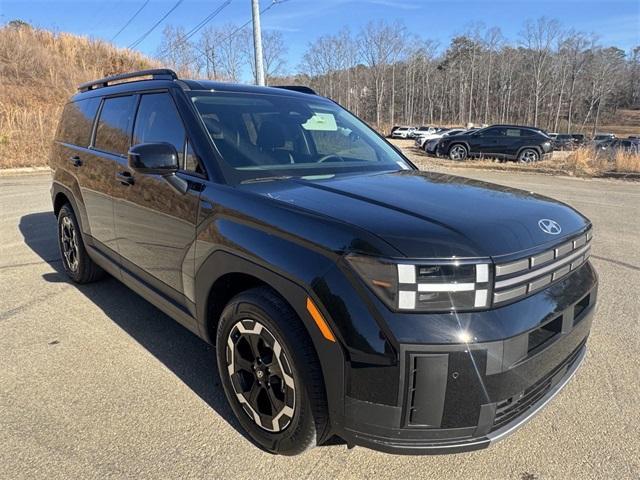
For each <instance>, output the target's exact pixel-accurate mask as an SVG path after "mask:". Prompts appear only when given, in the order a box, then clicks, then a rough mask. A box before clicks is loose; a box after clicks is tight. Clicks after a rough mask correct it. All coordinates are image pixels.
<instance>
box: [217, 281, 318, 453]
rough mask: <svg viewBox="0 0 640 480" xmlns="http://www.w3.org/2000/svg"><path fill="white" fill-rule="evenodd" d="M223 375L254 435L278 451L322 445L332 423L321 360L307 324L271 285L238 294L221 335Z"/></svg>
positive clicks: (245, 424) (220, 367)
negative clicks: (308, 333)
mask: <svg viewBox="0 0 640 480" xmlns="http://www.w3.org/2000/svg"><path fill="white" fill-rule="evenodd" d="M216 347H217V348H216V349H217V361H218V370H219V372H220V378H221V379H222V384H223V387H224V390H225V394H226V396H227V399H228V400H229V403H230V404H231V408H232V409H233V411H234V413H235V415H236V417H237V418H238V420H239V422H240V423H241V424H242V426H243V427H244V429H245V430H246V431H247V432H248V433H249V435H250V436H251V438H252V439H253V440H254V441H255V442H256V443H257V444H258V445H259V446H260V447H262V448H264V449H265V450H267V451H269V452H272V453H279V454H284V455H295V454H298V453H301V452H303V451H304V450H306V449H308V448H311V447H313V446H315V445H316V443H317V439H318V437H319V436H321V435H322V433H323V431H324V428H325V426H326V423H327V413H326V401H325V399H324V398H325V394H324V386H323V385H324V384H323V381H322V376H321V372H320V366H319V363H318V360H317V357H316V354H315V350H314V349H313V346H312V344H311V340H310V339H309V337H308V335H307V332H306V331H305V329H304V326H303V325H302V323H301V322H300V319H299V318H298V317H297V315H296V314H295V312H294V311H293V310H292V309H291V307H290V306H289V305H288V304H287V303H286V302H285V301H284V300H283V299H282V298H281V297H279V296H278V295H277V294H276V293H275V292H273V291H272V290H270V289H269V288H266V287H260V288H255V289H252V290H249V291H246V292H243V293H241V294H239V295H237V296H236V297H234V298H233V299H232V300H231V301H230V302H229V304H228V305H227V306H226V307H225V309H224V311H223V312H222V315H221V317H220V322H219V324H218V331H217V337H216Z"/></svg>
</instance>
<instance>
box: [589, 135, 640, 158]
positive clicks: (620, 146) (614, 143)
mask: <svg viewBox="0 0 640 480" xmlns="http://www.w3.org/2000/svg"><path fill="white" fill-rule="evenodd" d="M595 149H596V153H597V154H599V155H600V154H606V155H610V156H614V155H616V153H618V152H625V153H635V154H640V140H637V139H629V138H613V139H610V140H603V141H601V142H599V143H596V145H595Z"/></svg>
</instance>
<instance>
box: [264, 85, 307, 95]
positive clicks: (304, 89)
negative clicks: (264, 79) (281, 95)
mask: <svg viewBox="0 0 640 480" xmlns="http://www.w3.org/2000/svg"><path fill="white" fill-rule="evenodd" d="M274 86H275V87H276V88H282V89H284V90H293V91H294V92H300V93H308V94H310V95H317V93H316V91H315V90H314V89H313V88H311V87H307V86H306V85H274Z"/></svg>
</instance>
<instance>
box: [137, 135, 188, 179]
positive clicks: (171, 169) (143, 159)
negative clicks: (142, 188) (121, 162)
mask: <svg viewBox="0 0 640 480" xmlns="http://www.w3.org/2000/svg"><path fill="white" fill-rule="evenodd" d="M128 156H129V167H131V168H132V169H133V170H134V171H136V172H138V173H146V174H153V175H171V174H174V173H176V172H177V171H178V152H177V151H176V148H175V147H174V146H173V145H172V144H170V143H167V142H157V143H140V144H138V145H134V146H133V147H131V148H130V149H129V154H128Z"/></svg>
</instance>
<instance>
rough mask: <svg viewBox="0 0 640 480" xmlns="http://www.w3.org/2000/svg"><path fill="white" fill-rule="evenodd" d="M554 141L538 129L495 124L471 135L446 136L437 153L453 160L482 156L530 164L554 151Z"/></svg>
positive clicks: (439, 144)
mask: <svg viewBox="0 0 640 480" xmlns="http://www.w3.org/2000/svg"><path fill="white" fill-rule="evenodd" d="M551 142H552V141H551V138H549V136H548V135H546V134H545V133H544V132H542V131H541V130H539V129H537V128H531V127H523V126H520V125H492V126H490V127H487V128H482V129H480V130H477V131H475V132H471V133H462V134H459V135H453V136H448V137H443V138H442V139H441V140H440V142H439V143H438V148H437V152H438V153H439V154H441V155H447V156H448V157H449V158H450V159H451V160H464V159H466V158H467V157H480V156H482V157H492V158H498V159H501V160H517V161H519V162H523V163H530V162H537V161H538V160H541V159H542V158H543V157H544V155H546V154H547V153H550V152H552V151H553V146H552V144H551Z"/></svg>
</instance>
